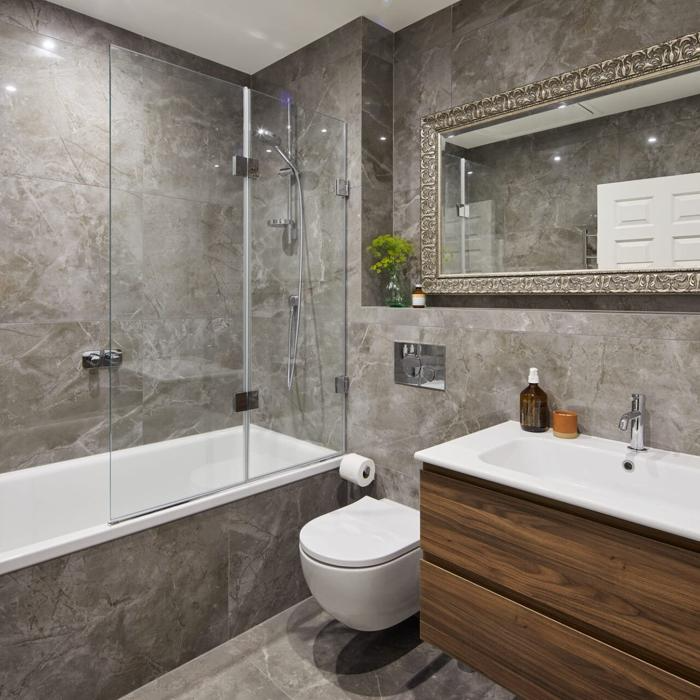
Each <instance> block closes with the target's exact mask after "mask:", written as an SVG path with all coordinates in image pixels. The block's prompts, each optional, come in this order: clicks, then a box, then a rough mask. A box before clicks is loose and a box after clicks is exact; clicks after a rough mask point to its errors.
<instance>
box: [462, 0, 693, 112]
mask: <svg viewBox="0 0 700 700" xmlns="http://www.w3.org/2000/svg"><path fill="white" fill-rule="evenodd" d="M463 4H464V5H465V12H464V15H463V16H464V21H465V22H466V21H467V14H468V12H467V10H466V8H467V7H468V6H467V5H466V3H463ZM698 19H700V17H699V16H698V8H697V4H696V3H694V2H693V0H673V2H670V3H666V4H664V6H663V8H662V6H661V5H659V4H658V3H656V2H653V0H646V1H645V2H642V3H640V2H634V1H633V0H623V2H617V1H616V0H586V1H585V2H581V3H568V2H557V1H556V0H542V1H541V2H537V3H535V4H526V3H523V9H522V10H521V11H518V12H512V13H510V14H508V15H507V16H505V17H503V18H502V19H500V20H499V21H493V22H491V23H489V24H486V25H484V26H482V27H481V28H479V29H478V30H476V31H473V32H465V33H461V34H459V33H458V34H455V37H454V43H453V51H452V57H453V66H452V72H453V87H452V99H453V104H461V103H463V102H470V101H472V100H475V99H479V98H480V97H487V96H489V95H492V94H496V93H498V92H501V91H503V90H508V89H510V88H513V87H516V86H517V85H524V84H526V83H529V82H532V81H535V80H541V79H543V78H546V77H548V76H550V75H556V74H557V73H561V72H563V71H566V70H571V69H573V68H577V67H580V66H585V65H588V64H590V63H594V62H596V61H600V60H603V59H606V58H613V57H615V56H618V55H620V54H622V53H626V52H630V51H634V50H636V49H638V48H641V47H645V46H649V45H651V44H653V43H655V42H658V41H663V40H665V39H670V38H672V37H675V36H679V35H681V34H684V33H686V32H687V31H690V30H689V27H692V26H693V23H697V21H698ZM542 37H546V40H543V39H542Z"/></svg>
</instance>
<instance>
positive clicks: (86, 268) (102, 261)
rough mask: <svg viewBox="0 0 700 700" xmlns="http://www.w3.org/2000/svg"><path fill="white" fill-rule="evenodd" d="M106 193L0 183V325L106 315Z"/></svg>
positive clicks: (48, 183)
mask: <svg viewBox="0 0 700 700" xmlns="http://www.w3.org/2000/svg"><path fill="white" fill-rule="evenodd" d="M107 203H108V197H107V191H106V190H104V189H101V188H96V187H87V186H84V185H75V184H70V183H63V182H57V181H52V180H38V179H27V178H17V177H0V226H1V227H2V230H3V236H2V239H1V240H0V271H1V274H0V300H1V301H0V321H2V322H5V323H7V322H16V321H22V322H46V321H69V320H70V321H72V320H85V321H87V320H102V319H106V315H107V290H108V273H109V266H108V240H107V213H108V212H107V206H108V204H107Z"/></svg>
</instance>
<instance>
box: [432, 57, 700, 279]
mask: <svg viewBox="0 0 700 700" xmlns="http://www.w3.org/2000/svg"><path fill="white" fill-rule="evenodd" d="M440 181H441V193H440V194H441V207H442V222H441V223H442V227H441V236H442V240H441V258H442V269H441V272H442V274H443V275H450V274H453V275H464V274H477V275H478V274H484V273H499V272H541V271H576V270H594V269H599V270H644V269H660V268H695V267H698V266H700V72H698V71H694V72H690V73H685V74H676V75H674V76H673V77H670V78H666V79H663V80H658V81H656V82H647V83H644V84H641V85H636V86H633V87H631V88H627V89H623V90H618V91H616V92H611V93H608V94H604V95H599V96H594V97H590V98H587V99H581V100H577V101H570V102H562V103H560V104H555V105H549V106H548V107H547V108H546V109H542V110H540V111H537V112H535V113H532V112H530V113H528V114H526V115H525V116H520V117H516V118H512V119H510V120H499V121H497V122H494V123H491V124H489V125H485V126H482V127H471V128H468V129H467V130H463V131H461V132H452V133H447V134H443V136H441V166H440Z"/></svg>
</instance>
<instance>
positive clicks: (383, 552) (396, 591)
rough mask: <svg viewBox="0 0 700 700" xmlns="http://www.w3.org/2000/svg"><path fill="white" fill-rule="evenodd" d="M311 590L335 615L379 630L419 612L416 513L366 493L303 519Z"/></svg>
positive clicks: (305, 562) (303, 555)
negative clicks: (343, 504) (346, 504)
mask: <svg viewBox="0 0 700 700" xmlns="http://www.w3.org/2000/svg"><path fill="white" fill-rule="evenodd" d="M299 550H300V554H301V566H302V570H303V572H304V577H305V578H306V583H307V584H308V586H309V588H310V590H311V593H312V594H313V596H314V598H316V600H317V601H318V603H319V605H320V606H321V607H322V608H323V609H324V610H325V611H326V612H327V613H329V614H330V615H332V616H333V617H334V618H336V620H339V621H340V622H342V623H343V624H345V625H347V626H348V627H352V628H353V629H357V630H365V631H370V630H381V629H386V628H387V627H391V626H392V625H396V624H398V623H399V622H401V621H402V620H405V619H406V618H407V617H410V616H411V615H413V614H414V613H416V612H418V607H419V602H418V567H419V562H420V559H421V550H420V514H419V511H417V510H415V509H414V508H409V507H408V506H404V505H401V504H399V503H395V502H394V501H390V500H389V499H387V498H384V499H382V500H377V499H376V498H371V497H370V496H365V497H364V498H362V499H360V500H359V501H356V502H355V503H351V504H350V505H348V506H345V507H343V508H339V509H338V510H335V511H333V512H331V513H326V514H325V515H321V516H320V517H318V518H316V519H314V520H312V521H311V522H309V523H307V524H306V525H305V526H304V527H303V528H302V530H301V533H300V534H299Z"/></svg>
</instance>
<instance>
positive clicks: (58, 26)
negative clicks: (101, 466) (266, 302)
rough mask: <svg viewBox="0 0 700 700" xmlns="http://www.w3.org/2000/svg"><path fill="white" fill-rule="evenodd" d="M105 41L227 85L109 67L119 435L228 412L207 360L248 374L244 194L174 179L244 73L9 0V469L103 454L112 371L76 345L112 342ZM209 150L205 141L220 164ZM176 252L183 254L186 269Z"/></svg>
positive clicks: (3, 12) (0, 21)
mask: <svg viewBox="0 0 700 700" xmlns="http://www.w3.org/2000/svg"><path fill="white" fill-rule="evenodd" d="M110 43H115V44H118V45H120V46H124V47H126V48H129V49H133V50H136V51H140V52H144V53H147V54H148V55H151V56H153V57H155V58H162V59H165V60H168V61H171V62H174V63H177V64H179V65H182V66H185V67H187V68H191V69H194V70H197V71H200V72H203V73H206V74H208V75H211V76H214V77H216V78H220V79H221V80H214V79H212V78H201V77H200V78H199V79H197V78H196V77H195V74H191V76H192V79H191V80H189V85H188V88H189V91H188V89H185V88H184V87H183V86H184V85H185V84H186V83H187V80H185V79H183V77H182V75H185V74H187V71H180V72H181V74H182V75H179V76H178V75H171V76H170V83H168V81H167V76H164V75H160V76H157V75H156V74H155V71H156V70H157V69H156V68H155V67H156V66H158V65H159V64H157V62H155V61H152V62H151V64H152V65H151V66H150V68H152V70H150V71H149V70H145V69H144V66H143V65H139V66H138V71H139V74H138V75H136V73H134V74H132V75H131V76H129V77H130V79H132V80H133V84H132V85H130V86H128V87H129V88H130V89H131V88H134V89H133V90H131V92H129V90H127V91H126V92H119V88H121V87H126V86H124V85H120V84H119V78H120V77H121V78H125V77H126V76H127V75H128V73H127V71H121V72H117V73H115V85H116V86H117V92H116V94H115V100H114V102H113V107H114V110H115V117H116V119H115V124H116V128H115V144H114V145H115V154H116V159H115V162H116V164H117V167H116V168H115V173H114V175H115V180H114V184H115V197H114V202H113V204H114V213H115V222H114V223H115V226H114V234H115V235H114V240H113V254H114V255H113V263H114V265H115V273H116V274H115V281H116V284H115V286H114V288H113V297H114V303H115V305H114V317H115V320H116V321H117V323H115V326H114V329H113V330H114V339H113V340H114V343H113V344H114V346H122V348H123V349H124V351H125V362H124V366H123V367H122V369H120V370H119V371H118V372H117V373H115V396H114V404H113V408H114V417H115V433H114V437H115V443H114V444H115V446H116V447H126V446H129V445H133V444H139V443H141V442H153V441H156V440H160V439H166V438H168V437H173V436H177V435H182V434H187V433H190V432H201V431H204V430H210V429H212V428H214V427H224V426H225V425H228V424H229V423H230V421H231V418H230V405H229V402H230V393H231V391H230V389H231V386H225V387H224V388H225V389H226V391H227V392H228V394H227V396H226V397H225V398H224V395H223V394H222V393H221V391H219V392H218V393H217V392H215V391H214V383H215V381H216V380H215V379H213V378H212V377H211V374H212V369H211V368H212V367H214V366H219V367H220V368H221V371H220V372H219V375H220V376H219V377H218V381H216V386H217V387H219V388H220V387H222V386H223V385H225V384H227V383H228V384H229V385H233V384H234V383H236V382H237V381H239V378H238V377H237V375H236V372H237V371H239V368H240V363H241V357H240V355H241V353H240V344H237V343H236V342H235V341H236V339H237V338H240V332H241V330H242V324H241V322H240V299H239V292H238V291H237V289H236V285H237V284H238V285H239V286H240V273H239V274H236V273H237V270H236V259H240V256H238V257H237V256H236V241H235V240H233V238H232V236H233V235H234V234H233V231H234V227H233V226H232V223H233V220H234V217H235V216H236V215H237V212H236V203H235V197H234V196H231V197H228V195H229V194H232V193H226V192H223V191H222V190H221V187H218V188H217V186H216V183H213V182H212V180H211V175H210V177H209V180H208V181H207V180H203V181H202V180H198V182H197V183H194V182H187V181H186V180H185V181H184V182H183V178H182V177H181V176H182V172H183V168H182V159H183V158H185V159H186V158H189V156H190V155H192V152H196V153H198V154H201V152H202V150H203V149H202V148H201V146H202V144H203V143H204V139H203V138H202V136H201V134H199V133H197V132H196V125H197V123H198V120H199V123H200V124H201V123H202V122H206V124H207V126H208V127H212V128H211V129H210V131H214V128H215V127H221V126H222V125H227V127H228V128H229V129H233V128H234V127H235V121H236V120H235V115H236V110H237V109H238V110H239V111H240V102H241V100H240V92H241V90H240V88H239V87H236V86H233V85H229V83H227V82H224V81H230V82H232V83H238V84H239V85H245V84H247V82H248V81H249V76H247V75H246V74H244V73H241V72H239V71H236V70H233V69H230V68H226V67H224V66H219V65H217V64H214V63H211V62H210V61H206V60H204V59H201V58H199V57H196V56H192V55H190V54H186V53H184V52H182V51H178V50H176V49H173V48H171V47H168V46H165V45H162V44H159V43H157V42H154V41H152V40H150V39H147V38H145V37H141V36H137V35H134V34H132V33H129V32H126V31H122V30H120V29H117V28H115V27H111V26H109V25H106V24H103V23H101V22H97V21H95V20H92V19H90V18H87V17H85V16H83V15H79V14H77V13H74V12H70V11H68V10H64V9H63V8H60V7H58V6H56V5H51V4H49V3H46V2H41V1H38V2H32V1H29V0H0V75H1V76H2V81H3V84H6V83H7V84H14V85H15V86H16V87H17V91H16V92H14V93H11V92H7V91H6V90H3V91H2V94H0V102H1V103H0V135H1V138H0V177H1V178H2V187H0V198H1V200H2V201H0V229H1V230H2V236H1V237H0V347H2V349H3V357H2V358H1V359H0V386H2V389H3V390H2V392H1V393H0V418H1V420H0V471H10V470H14V469H20V468H23V467H29V466H34V465H37V464H44V463H50V462H55V461H61V460H64V459H69V458H71V457H80V456H84V455H89V454H94V453H97V452H103V451H105V450H106V449H107V445H108V436H109V431H108V428H109V421H108V406H109V396H108V394H109V392H108V377H107V373H106V372H97V371H92V372H87V371H85V370H83V369H81V367H80V354H81V352H82V351H83V350H89V349H93V348H95V349H99V348H103V347H107V344H108V342H109V341H108V339H109V328H108V308H109V307H108V302H109V300H108V290H109V240H108V217H109V190H108V186H109V176H110V173H109V135H110V126H109V97H110V83H109V45H110ZM135 70H136V69H135ZM198 81H199V82H198ZM122 82H123V81H122ZM202 82H207V83H208V84H207V85H202V84H201V83H202ZM215 86H218V91H219V93H220V94H219V99H218V100H215V99H212V100H206V101H202V100H201V99H199V98H200V97H201V95H198V94H197V89H199V90H200V92H201V91H202V90H205V91H208V94H210V95H211V94H215V93H216V87H215ZM149 90H150V93H151V94H150V97H149V99H144V96H145V95H148V94H149ZM139 100H142V102H141V104H139ZM146 104H148V106H149V109H148V110H146V109H145V105H146ZM173 104H177V107H178V113H179V115H180V119H179V121H178V120H175V119H172V113H171V112H170V111H169V110H170V108H171V106H172V105H173ZM202 105H206V107H202ZM215 107H218V108H219V113H218V114H214V113H213V110H214V109H215ZM120 108H123V110H124V111H123V112H122V113H120V111H119V110H120ZM203 109H206V110H209V111H208V113H207V114H202V113H201V110H203ZM159 110H160V111H159ZM197 110H200V111H199V112H197ZM224 113H225V114H226V117H225V118H223V115H224ZM217 120H218V121H217ZM239 126H240V124H239ZM163 129H169V132H168V133H165V134H163V133H162V131H163ZM239 131H240V129H239ZM217 133H219V136H220V138H221V139H223V138H224V137H225V136H228V137H229V141H231V140H232V138H233V137H232V134H231V132H230V131H228V132H227V131H225V130H224V131H222V130H221V129H219V130H218V132H217ZM120 137H123V138H121V139H120ZM213 141H214V140H210V145H211V142H213ZM173 144H176V146H175V147H174V148H173ZM169 148H172V150H170V151H169V150H168V149H169ZM188 148H189V149H190V150H188ZM215 155H216V154H214V153H211V152H206V151H205V157H204V159H203V160H204V165H207V166H209V173H212V172H214V171H213V170H212V167H211V166H212V165H213V160H212V159H213V158H214V156H215ZM200 160H202V158H201V155H200ZM188 168H189V171H190V172H194V168H193V164H192V160H191V159H189V160H188ZM221 170H223V169H221ZM185 171H186V169H185ZM176 174H177V175H178V176H179V178H178V181H179V184H180V190H179V191H178V190H177V187H175V175H176ZM195 184H198V185H199V189H197V188H196V187H194V185H195ZM183 186H184V188H185V189H184V191H183V189H182V188H183ZM217 195H218V198H217ZM227 198H228V201H224V200H226V199H227ZM238 215H239V216H240V214H238ZM236 229H237V230H238V231H240V228H239V227H236ZM144 231H146V235H144ZM178 257H185V258H187V259H188V260H189V263H188V268H187V270H184V271H183V274H182V275H181V276H180V277H178V276H177V275H176V268H175V266H173V265H172V261H173V260H174V259H176V258H178ZM217 272H218V273H219V274H218V275H217ZM187 275H191V278H190V277H187ZM216 279H223V280H226V279H228V280H232V282H231V283H230V284H229V285H228V286H226V285H223V286H222V285H217V284H216V283H215V282H212V280H216ZM195 284H197V285H198V289H197V292H196V294H193V292H192V290H193V288H194V285H195ZM237 347H238V350H236V348H237ZM222 373H225V376H224V379H223V380H222V378H221V376H222ZM224 405H225V410H224Z"/></svg>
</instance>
